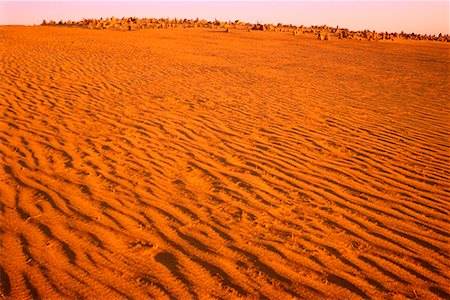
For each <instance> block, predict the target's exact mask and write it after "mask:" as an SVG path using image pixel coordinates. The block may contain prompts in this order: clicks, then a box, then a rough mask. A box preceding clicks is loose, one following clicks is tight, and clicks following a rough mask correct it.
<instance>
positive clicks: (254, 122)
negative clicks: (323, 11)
mask: <svg viewBox="0 0 450 300" xmlns="http://www.w3.org/2000/svg"><path fill="white" fill-rule="evenodd" d="M84 22H85V23H82V25H83V26H85V27H89V26H90V25H91V24H92V23H93V21H84ZM105 22H107V21H105ZM126 22H127V21H126V20H125V25H124V26H125V27H121V28H123V29H125V30H126V31H122V30H86V29H84V28H78V26H75V28H68V27H67V26H35V27H12V26H8V27H0V78H1V80H0V116H1V118H0V208H1V216H0V222H1V223H0V224H1V227H0V229H1V235H0V242H1V243H0V247H1V248H0V253H1V255H0V274H1V289H0V293H1V295H2V296H3V297H6V298H9V299H27V298H28V299H29V298H38V297H41V298H45V299H57V298H60V297H64V298H69V299H70V298H85V297H86V298H95V299H121V298H133V299H145V298H157V299H168V298H178V299H196V298H200V299H205V298H222V299H233V298H252V299H254V298H271V299H292V298H307V299H315V298H328V299H329V298H334V299H357V298H378V299H379V298H387V299H406V298H410V299H411V298H412V299H414V298H418V299H439V298H444V299H446V298H447V299H448V298H450V295H449V294H450V291H449V289H448V287H449V286H450V279H449V267H450V263H449V237H450V231H449V213H450V208H449V199H450V185H449V182H450V175H449V168H448V167H449V132H448V125H449V124H448V121H449V105H448V91H449V80H448V79H449V78H448V70H449V66H450V61H449V57H448V53H449V44H447V43H436V42H431V41H405V40H400V41H395V42H386V43H373V42H369V41H353V40H348V39H343V40H338V39H331V40H329V41H327V42H322V41H319V40H317V37H316V35H317V34H318V33H317V32H315V33H313V34H303V33H300V31H302V32H303V31H308V30H314V31H317V30H320V29H318V28H309V29H308V28H304V29H299V28H297V29H294V28H288V30H286V31H285V32H284V33H282V32H281V33H280V32H272V31H271V28H269V30H266V31H264V32H263V31H259V30H258V31H257V32H251V33H249V32H247V30H246V29H248V28H247V26H248V24H243V25H242V27H243V28H242V29H243V30H239V29H236V28H234V27H233V26H232V27H231V30H230V33H225V32H224V31H225V30H224V28H222V27H220V26H222V25H221V24H219V25H213V26H218V27H217V28H216V27H211V28H208V27H207V28H192V29H187V28H183V26H181V28H179V29H177V30H136V31H134V30H131V31H128V30H127V27H126V26H133V29H134V27H137V26H139V25H140V24H135V23H132V24H133V25H126ZM160 23H161V22H159V23H158V22H150V24H153V25H152V26H154V25H155V24H160ZM197 23H198V22H197ZM167 24H170V23H166V25H167ZM181 24H185V23H181ZM210 25H211V24H210ZM226 25H227V26H228V25H229V24H226ZM92 26H93V27H94V28H97V27H98V26H103V25H98V24H97V23H95V24H93V25H92ZM255 26H257V25H255ZM259 26H266V25H259ZM113 27H114V25H113ZM199 27H204V26H199ZM274 28H275V30H277V29H280V27H279V26H274ZM285 28H286V27H284V26H282V27H281V29H285ZM250 29H251V28H250ZM294 30H300V31H298V35H297V36H296V37H295V38H293V36H292V35H293V32H294ZM330 35H331V36H335V35H336V32H332V31H330Z"/></svg>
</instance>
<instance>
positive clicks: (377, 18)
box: [0, 0, 450, 34]
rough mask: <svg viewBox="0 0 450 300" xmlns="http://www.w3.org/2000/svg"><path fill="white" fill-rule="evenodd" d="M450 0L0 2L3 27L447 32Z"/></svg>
mask: <svg viewBox="0 0 450 300" xmlns="http://www.w3.org/2000/svg"><path fill="white" fill-rule="evenodd" d="M449 13H450V1H448V0H444V1H432V0H428V1H407V0H400V1H384V0H377V1H339V0H332V1H328V0H327V1H324V0H315V1H311V0H310V1H292V0H291V1H258V0H250V1H238V0H232V1H226V2H224V1H219V0H209V1H206V0H203V1H189V0H181V1H180V0H178V1H173V0H171V1H152V0H141V1H133V2H131V1H110V0H108V1H107V0H103V1H95V2H93V1H86V0H82V1H66V0H56V1H55V0H54V1H46V2H44V1H39V0H32V1H17V0H12V1H11V0H10V1H5V0H0V25H13V24H17V25H33V24H36V25H38V24H40V23H41V22H42V20H43V19H45V20H50V19H53V20H55V21H59V20H61V19H62V20H69V19H70V20H75V21H76V20H81V19H83V18H100V17H103V18H107V17H112V16H115V17H119V18H121V17H131V16H135V17H139V18H141V17H155V18H167V17H169V18H175V17H176V18H188V19H195V18H197V17H199V18H200V19H206V20H214V19H215V18H217V19H218V20H220V21H228V20H232V21H234V20H241V21H245V22H252V23H256V22H258V21H259V22H260V23H274V24H276V23H278V22H281V23H284V24H294V25H306V26H310V25H328V26H337V25H338V26H339V27H341V28H348V29H351V30H363V29H369V30H376V31H378V32H380V31H389V32H400V31H404V32H409V33H411V32H415V33H422V34H426V33H431V34H438V33H443V34H449V31H450V25H449Z"/></svg>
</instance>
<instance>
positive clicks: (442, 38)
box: [41, 17, 450, 42]
mask: <svg viewBox="0 0 450 300" xmlns="http://www.w3.org/2000/svg"><path fill="white" fill-rule="evenodd" d="M41 25H43V26H46V25H49V26H56V25H59V26H71V27H72V26H78V27H83V28H88V29H114V30H138V29H149V28H156V29H161V28H198V27H200V28H213V29H218V28H223V29H225V31H226V32H230V30H231V29H238V30H243V29H247V31H251V30H261V31H266V30H267V31H281V32H292V33H293V34H294V35H295V36H297V35H301V34H314V35H316V36H317V38H318V39H319V40H330V39H331V36H334V37H336V38H339V39H356V40H363V39H364V40H369V41H378V40H381V41H384V40H391V41H394V40H398V39H402V40H429V41H438V42H450V36H449V35H448V34H447V35H442V34H439V35H437V36H436V35H431V34H415V33H404V32H403V31H402V32H400V33H396V32H393V33H388V32H375V31H370V30H363V31H352V30H348V29H346V28H339V27H336V28H334V27H329V26H326V25H323V26H311V27H305V26H303V25H301V26H295V25H292V24H291V25H284V24H282V23H278V24H277V25H273V24H259V23H258V24H251V23H244V22H242V21H239V20H236V21H234V22H231V21H228V22H221V21H218V20H215V21H206V20H200V19H198V18H197V19H195V20H191V19H176V18H175V19H155V18H151V19H147V18H144V19H139V18H121V19H118V18H115V17H112V18H107V19H103V18H101V19H83V20H81V21H77V22H73V21H70V20H69V21H63V20H61V21H59V22H58V23H56V22H55V21H53V20H50V21H46V20H43V21H42V24H41Z"/></svg>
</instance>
